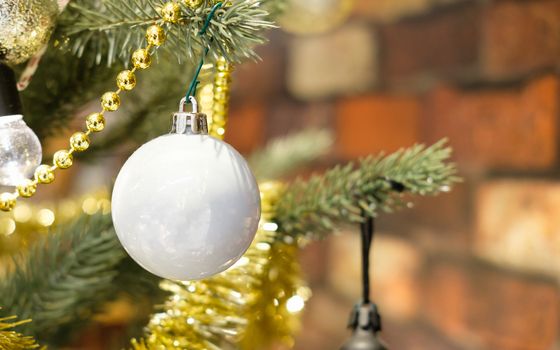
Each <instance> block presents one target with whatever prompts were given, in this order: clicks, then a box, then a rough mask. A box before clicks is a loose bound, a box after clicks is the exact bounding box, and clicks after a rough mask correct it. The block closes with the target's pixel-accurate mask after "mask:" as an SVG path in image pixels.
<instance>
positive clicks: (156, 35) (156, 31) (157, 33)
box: [146, 24, 165, 46]
mask: <svg viewBox="0 0 560 350" xmlns="http://www.w3.org/2000/svg"><path fill="white" fill-rule="evenodd" d="M146 41H147V42H148V44H150V45H153V46H160V45H161V44H163V43H164V42H165V32H164V31H163V28H162V27H160V26H158V25H157V24H154V25H152V26H149V27H148V29H146Z"/></svg>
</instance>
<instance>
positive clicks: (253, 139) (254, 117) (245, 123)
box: [225, 104, 265, 153]
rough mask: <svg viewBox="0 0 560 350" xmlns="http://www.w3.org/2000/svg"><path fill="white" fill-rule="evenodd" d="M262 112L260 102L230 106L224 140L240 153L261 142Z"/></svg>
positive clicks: (263, 111)
mask: <svg viewBox="0 0 560 350" xmlns="http://www.w3.org/2000/svg"><path fill="white" fill-rule="evenodd" d="M264 114H265V110H264V107H263V106H262V105H261V104H245V105H241V106H232V108H231V110H230V115H229V122H228V125H227V132H226V137H225V140H226V141H227V142H228V143H230V144H231V145H232V146H234V147H235V148H236V149H237V150H238V151H239V152H241V153H249V152H251V151H253V150H254V149H255V148H257V147H258V146H259V145H261V144H262V142H263V138H264Z"/></svg>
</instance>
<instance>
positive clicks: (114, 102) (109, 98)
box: [101, 91, 121, 112]
mask: <svg viewBox="0 0 560 350" xmlns="http://www.w3.org/2000/svg"><path fill="white" fill-rule="evenodd" d="M120 105H121V99H120V97H119V94H117V93H116V92H113V91H109V92H106V93H104V94H103V96H101V107H103V109H104V110H106V111H111V112H114V111H116V110H117V109H119V106H120Z"/></svg>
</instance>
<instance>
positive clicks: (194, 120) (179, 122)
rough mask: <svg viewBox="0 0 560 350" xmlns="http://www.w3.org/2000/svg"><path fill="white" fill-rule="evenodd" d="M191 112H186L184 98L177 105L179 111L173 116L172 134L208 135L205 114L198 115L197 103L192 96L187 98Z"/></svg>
mask: <svg viewBox="0 0 560 350" xmlns="http://www.w3.org/2000/svg"><path fill="white" fill-rule="evenodd" d="M189 101H190V103H191V105H192V111H191V112H186V111H185V107H186V105H187V100H186V98H185V97H183V98H182V99H181V102H180V103H179V111H178V112H177V113H174V114H173V124H172V125H171V133H172V134H185V135H208V121H207V119H206V114H204V113H198V103H197V102H196V99H195V98H194V97H192V96H190V97H189Z"/></svg>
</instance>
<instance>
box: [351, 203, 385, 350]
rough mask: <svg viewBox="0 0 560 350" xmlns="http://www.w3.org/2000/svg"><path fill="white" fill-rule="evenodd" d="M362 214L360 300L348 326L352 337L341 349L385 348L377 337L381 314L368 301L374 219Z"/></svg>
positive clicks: (365, 349)
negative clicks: (361, 289)
mask: <svg viewBox="0 0 560 350" xmlns="http://www.w3.org/2000/svg"><path fill="white" fill-rule="evenodd" d="M363 215H364V222H362V223H361V224H360V229H361V237H362V288H363V291H362V293H363V295H362V302H361V303H359V304H357V305H356V306H355V307H354V309H353V310H352V314H351V315H350V321H349V322H348V328H350V329H352V337H351V338H350V339H349V340H348V341H347V342H346V343H345V344H344V345H343V346H342V349H341V350H387V347H386V346H385V345H384V344H383V342H381V341H380V340H379V339H378V338H377V333H378V332H380V331H381V316H380V315H379V312H378V311H377V306H376V305H375V304H373V303H372V302H371V301H370V291H369V287H370V281H369V277H370V276H369V256H370V250H371V245H372V242H373V233H374V220H373V218H372V217H371V216H365V213H364V214H363Z"/></svg>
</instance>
